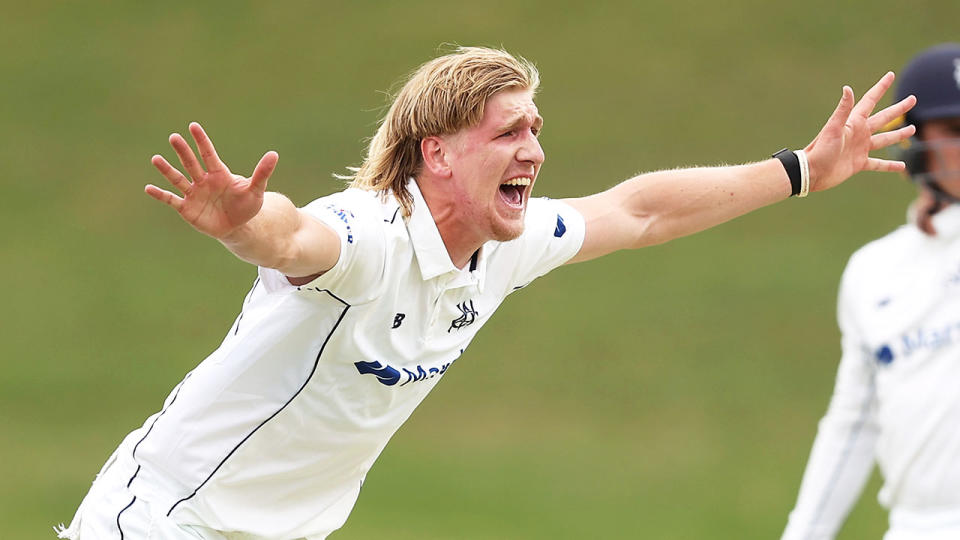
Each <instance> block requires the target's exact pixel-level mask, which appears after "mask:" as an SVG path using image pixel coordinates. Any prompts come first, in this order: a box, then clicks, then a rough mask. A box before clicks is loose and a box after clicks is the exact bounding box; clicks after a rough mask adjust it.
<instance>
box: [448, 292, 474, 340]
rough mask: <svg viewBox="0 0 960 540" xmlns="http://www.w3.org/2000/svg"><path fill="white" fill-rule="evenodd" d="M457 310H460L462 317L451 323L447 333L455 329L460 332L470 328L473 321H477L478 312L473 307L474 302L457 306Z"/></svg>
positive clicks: (470, 301)
mask: <svg viewBox="0 0 960 540" xmlns="http://www.w3.org/2000/svg"><path fill="white" fill-rule="evenodd" d="M457 309H459V310H460V316H459V317H457V318H456V319H454V320H453V321H451V322H450V328H447V333H449V332H450V331H451V330H453V329H457V330H459V329H461V328H463V327H464V326H470V325H471V324H473V321H475V320H477V310H476V309H474V307H473V300H469V301H467V302H463V303H460V304H457Z"/></svg>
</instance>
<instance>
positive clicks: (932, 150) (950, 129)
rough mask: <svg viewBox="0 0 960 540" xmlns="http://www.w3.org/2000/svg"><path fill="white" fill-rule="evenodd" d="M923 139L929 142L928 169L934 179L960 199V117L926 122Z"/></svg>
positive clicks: (951, 194)
mask: <svg viewBox="0 0 960 540" xmlns="http://www.w3.org/2000/svg"><path fill="white" fill-rule="evenodd" d="M921 139H922V140H923V142H925V143H926V144H927V151H926V152H927V156H926V158H927V169H928V170H929V171H930V173H931V175H932V177H933V179H934V180H935V181H936V182H937V184H938V185H939V186H940V187H941V188H943V190H944V191H946V192H947V193H948V194H949V195H950V196H952V197H954V198H957V199H960V117H956V118H944V119H939V120H930V121H928V122H925V123H924V124H923V130H922V132H921Z"/></svg>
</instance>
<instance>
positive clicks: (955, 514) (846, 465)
mask: <svg viewBox="0 0 960 540" xmlns="http://www.w3.org/2000/svg"><path fill="white" fill-rule="evenodd" d="M897 95H898V96H905V95H914V96H916V97H917V100H918V101H917V105H916V107H914V108H913V109H912V110H911V111H909V112H907V113H906V115H905V118H903V119H901V121H902V122H908V123H911V124H913V125H915V126H916V127H917V133H916V136H915V137H913V138H911V139H910V140H909V141H907V142H906V143H904V147H905V148H904V151H903V159H904V161H905V162H906V166H907V170H908V172H909V174H910V177H911V178H912V179H913V180H914V181H915V182H916V183H917V185H918V186H919V189H920V196H919V197H918V200H917V202H916V203H915V204H914V205H913V207H912V209H911V212H910V222H911V223H909V224H907V225H904V226H902V227H900V228H899V229H897V230H895V231H893V232H892V233H890V234H888V235H887V236H885V237H883V238H881V239H879V240H876V241H874V242H871V243H869V244H867V245H866V246H864V247H863V248H861V249H860V250H859V251H857V252H856V253H855V254H854V255H853V256H852V257H851V258H850V262H849V264H848V265H847V269H846V271H845V272H844V274H843V280H842V282H841V284H840V300H839V307H838V309H837V311H838V317H839V322H840V329H841V331H842V332H843V357H842V359H841V360H840V368H839V372H838V374H837V380H836V387H835V388H834V391H833V398H832V399H831V401H830V406H829V408H828V410H827V413H826V415H825V416H824V417H823V420H821V421H820V426H819V429H818V431H817V437H816V440H815V441H814V443H813V451H812V452H811V454H810V460H809V462H808V463H807V468H806V472H805V473H804V476H803V483H802V485H801V487H800V495H799V497H798V500H797V506H796V507H795V508H794V510H793V512H791V514H790V520H789V523H788V524H787V528H786V531H785V532H784V534H783V539H784V540H800V539H803V540H813V539H829V538H833V537H834V536H835V535H836V533H837V530H838V529H839V528H840V525H841V524H842V523H843V521H844V520H845V519H846V516H847V514H848V513H849V511H850V508H851V507H852V506H853V503H854V502H855V501H856V500H857V498H858V497H859V496H860V492H861V491H862V490H863V486H864V484H865V482H866V480H867V477H868V476H869V474H870V471H871V470H872V469H873V464H874V462H875V461H876V463H877V464H878V465H879V466H880V470H881V472H882V473H883V477H884V485H883V489H882V490H881V491H880V496H879V499H880V503H881V504H882V505H883V506H885V507H887V508H888V509H889V510H890V529H889V531H888V532H887V534H886V535H885V536H884V538H885V540H948V539H949V540H956V539H958V538H960V205H958V204H957V203H958V202H960V44H944V45H939V46H936V47H933V48H930V49H927V50H925V51H923V52H922V53H920V54H919V55H918V56H916V57H915V58H914V59H913V60H912V61H911V62H910V63H909V64H908V65H907V66H906V67H905V68H904V70H903V72H902V74H901V78H900V83H899V85H898V87H897Z"/></svg>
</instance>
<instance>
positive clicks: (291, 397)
mask: <svg viewBox="0 0 960 540" xmlns="http://www.w3.org/2000/svg"><path fill="white" fill-rule="evenodd" d="M298 289H299V287H298ZM314 290H316V291H317V292H325V293H327V294H328V295H330V297H331V298H334V299H335V300H337V301H338V302H340V303H341V304H343V306H344V307H343V311H341V312H340V317H339V318H338V319H337V322H336V323H334V325H333V328H331V329H330V333H328V334H327V337H326V338H325V339H324V340H323V345H321V346H320V351H319V352H318V353H317V358H316V359H315V360H314V362H313V368H312V369H311V370H310V374H309V375H307V378H306V380H304V381H303V384H301V385H300V388H298V389H297V391H296V392H294V393H293V395H292V396H290V399H288V400H287V401H286V403H284V404H283V406H282V407H280V408H279V409H277V410H276V411H275V412H274V413H273V414H271V415H270V416H268V417H267V418H266V419H264V421H263V422H260V424H259V425H258V426H257V427H255V428H253V430H252V431H250V433H248V434H247V436H246V437H244V438H243V439H242V440H241V441H240V442H238V443H237V445H236V446H234V447H233V450H230V452H229V453H227V455H226V457H224V458H223V460H221V461H220V463H219V464H217V466H216V467H214V469H213V471H211V472H210V474H209V475H208V476H207V478H206V479H205V480H204V481H203V482H201V483H200V485H199V486H197V487H196V489H194V490H193V493H191V494H190V495H187V496H186V497H184V498H182V499H180V500H179V501H177V502H175V503H174V504H173V506H171V507H170V510H168V511H167V516H170V514H172V513H173V511H174V510H175V509H176V508H177V506H179V505H180V503H182V502H185V501H188V500H190V499H192V498H193V497H194V496H195V495H196V494H197V492H198V491H200V488H202V487H203V486H205V485H206V484H207V482H209V481H210V479H211V478H213V475H215V474H217V471H219V470H220V467H223V464H224V463H226V462H227V460H228V459H230V457H231V456H232V455H233V454H234V453H235V452H236V451H237V450H239V449H240V447H241V446H243V443H245V442H247V440H248V439H250V437H252V436H253V434H254V433H256V432H257V431H258V430H259V429H260V428H262V427H263V426H264V425H266V423H267V422H269V421H270V420H272V419H273V418H274V417H276V416H277V415H278V414H280V412H281V411H283V410H284V409H286V408H287V405H290V403H291V402H292V401H293V400H294V399H295V398H296V397H297V396H298V395H300V392H302V391H303V389H304V388H306V387H307V384H308V383H309V382H310V380H311V379H313V374H314V373H316V372H317V366H318V365H319V364H320V357H321V356H322V355H323V350H324V349H326V348H327V343H329V342H330V337H331V336H333V333H334V332H336V331H337V328H339V327H340V323H341V322H343V317H344V316H345V315H346V314H347V311H349V310H350V304H348V303H346V302H344V301H343V300H342V299H340V298H338V297H337V295H335V294H333V293H332V292H330V291H328V290H326V289H314Z"/></svg>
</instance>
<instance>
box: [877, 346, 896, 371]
mask: <svg viewBox="0 0 960 540" xmlns="http://www.w3.org/2000/svg"><path fill="white" fill-rule="evenodd" d="M876 356H877V363H879V364H882V365H885V366H886V365H890V364H892V363H893V349H891V348H890V346H889V345H884V346H883V347H880V348H879V349H877V352H876Z"/></svg>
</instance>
